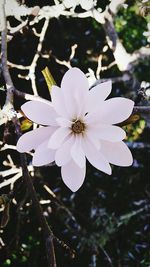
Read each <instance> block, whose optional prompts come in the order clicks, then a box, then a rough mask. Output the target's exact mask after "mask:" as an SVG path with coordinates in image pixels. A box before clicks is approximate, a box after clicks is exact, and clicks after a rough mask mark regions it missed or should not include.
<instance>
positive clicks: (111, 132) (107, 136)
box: [87, 124, 126, 142]
mask: <svg viewBox="0 0 150 267" xmlns="http://www.w3.org/2000/svg"><path fill="white" fill-rule="evenodd" d="M87 132H91V136H92V133H93V136H94V135H95V136H96V137H97V138H99V140H108V141H111V142H118V141H122V140H123V139H124V138H125V137H126V133H125V131H124V130H123V129H122V128H120V127H118V126H114V125H105V124H103V125H102V124H101V125H92V126H91V127H89V129H88V130H87Z"/></svg>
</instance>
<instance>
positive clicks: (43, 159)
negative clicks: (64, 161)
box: [32, 140, 55, 166]
mask: <svg viewBox="0 0 150 267" xmlns="http://www.w3.org/2000/svg"><path fill="white" fill-rule="evenodd" d="M54 158H55V150H51V149H50V148H48V140H46V141H44V142H43V143H42V144H40V145H39V146H38V147H37V149H36V150H35V153H34V155H33V161H32V163H33V165H34V166H43V165H47V164H49V163H51V162H53V161H54Z"/></svg>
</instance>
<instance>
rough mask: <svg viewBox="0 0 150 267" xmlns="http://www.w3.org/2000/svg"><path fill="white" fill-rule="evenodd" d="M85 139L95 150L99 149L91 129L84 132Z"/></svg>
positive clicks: (98, 143) (95, 136) (96, 137)
mask: <svg viewBox="0 0 150 267" xmlns="http://www.w3.org/2000/svg"><path fill="white" fill-rule="evenodd" d="M85 138H87V139H89V142H91V143H92V145H94V146H95V148H96V149H97V150H99V149H100V146H101V144H100V140H99V137H98V136H97V135H96V133H95V132H94V131H93V130H92V129H88V130H87V131H86V132H85Z"/></svg>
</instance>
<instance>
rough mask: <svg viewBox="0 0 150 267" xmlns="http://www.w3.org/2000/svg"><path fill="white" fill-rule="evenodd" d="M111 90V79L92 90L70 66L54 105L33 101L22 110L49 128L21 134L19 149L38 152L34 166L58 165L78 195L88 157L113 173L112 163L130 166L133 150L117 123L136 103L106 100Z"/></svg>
mask: <svg viewBox="0 0 150 267" xmlns="http://www.w3.org/2000/svg"><path fill="white" fill-rule="evenodd" d="M110 92H111V82H110V81H108V82H105V83H101V84H98V85H97V86H95V87H93V88H92V89H91V90H89V85H88V80H87V78H86V76H85V75H84V73H83V72H82V71H81V70H79V69H78V68H71V69H70V70H68V71H67V72H66V74H65V75H64V77H63V79H62V82H61V88H59V87H57V86H53V87H52V89H51V100H52V101H51V102H50V101H44V102H42V101H29V102H27V103H25V104H24V105H23V106H22V107H21V108H22V111H23V112H24V113H25V115H26V116H27V117H28V118H29V119H30V120H32V121H33V122H35V123H37V124H40V125H43V126H44V127H40V128H37V129H35V130H32V131H30V132H28V133H25V134H24V135H23V136H21V138H20V139H19V141H18V143H17V150H18V151H19V152H27V151H30V150H32V149H34V150H35V153H34V155H33V165H34V166H42V165H46V164H49V163H51V162H53V161H55V162H56V164H57V165H58V166H61V175H62V179H63V181H64V183H65V184H66V185H67V186H68V187H69V188H70V189H71V190H72V191H73V192H75V191H77V190H78V189H79V188H80V187H81V185H82V184H83V181H84V179H85V173H86V159H87V160H88V161H89V162H90V163H91V164H92V165H93V166H94V167H95V168H97V169H98V170H100V171H102V172H104V173H107V174H109V175H111V173H112V170H111V166H110V163H111V164H115V165H118V166H129V165H131V164H132V161H133V159H132V155H131V152H130V150H129V149H128V147H127V146H126V145H125V143H124V142H123V141H122V140H123V139H124V138H125V137H126V134H125V132H124V130H123V129H122V128H120V127H118V126H116V125H115V124H117V123H120V122H122V121H124V120H126V119H127V118H128V117H129V116H130V114H131V113H132V110H133V106H134V102H133V101H132V100H129V99H126V98H122V97H115V98H110V99H108V100H106V98H107V97H108V95H109V94H110Z"/></svg>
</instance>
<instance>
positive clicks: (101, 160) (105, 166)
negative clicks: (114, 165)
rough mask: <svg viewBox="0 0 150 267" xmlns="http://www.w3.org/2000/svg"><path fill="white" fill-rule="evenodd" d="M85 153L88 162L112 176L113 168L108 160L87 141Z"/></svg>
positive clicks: (85, 141)
mask: <svg viewBox="0 0 150 267" xmlns="http://www.w3.org/2000/svg"><path fill="white" fill-rule="evenodd" d="M83 149H84V152H85V156H86V157H87V159H88V161H89V162H90V163H91V164H92V165H93V166H94V167H95V168H96V169H98V170H100V171H102V172H105V173H107V174H109V175H110V174H111V167H110V165H109V163H108V160H107V159H106V158H105V157H104V156H103V155H102V154H101V152H100V151H98V150H97V149H95V147H94V146H93V145H92V144H91V143H90V142H88V141H87V140H86V139H85V140H84V148H83Z"/></svg>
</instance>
